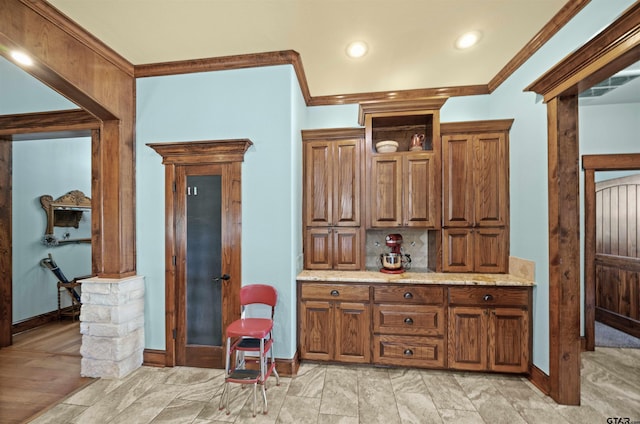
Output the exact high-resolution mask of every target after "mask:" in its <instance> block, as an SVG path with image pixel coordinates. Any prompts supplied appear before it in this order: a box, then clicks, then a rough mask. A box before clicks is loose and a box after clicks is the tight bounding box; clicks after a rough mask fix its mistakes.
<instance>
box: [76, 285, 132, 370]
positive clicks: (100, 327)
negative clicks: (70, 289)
mask: <svg viewBox="0 0 640 424" xmlns="http://www.w3.org/2000/svg"><path fill="white" fill-rule="evenodd" d="M81 299H82V309H81V312H80V333H81V334H82V347H81V348H80V354H81V355H82V362H81V368H80V374H81V375H82V376H83V377H103V378H121V377H124V376H126V375H127V374H129V373H130V372H131V371H133V370H135V369H137V368H139V367H140V366H141V365H142V357H143V351H144V277H142V276H134V277H129V278H123V279H111V278H97V277H94V278H88V279H86V280H82V294H81Z"/></svg>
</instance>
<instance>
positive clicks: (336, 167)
mask: <svg viewBox="0 0 640 424" xmlns="http://www.w3.org/2000/svg"><path fill="white" fill-rule="evenodd" d="M361 156H362V143H361V139H358V138H351V139H346V140H326V141H309V142H306V143H305V156H304V173H305V177H304V181H305V183H304V184H305V185H304V196H305V225H307V226H311V227H314V226H324V227H326V226H350V227H354V226H359V225H360V196H361V191H360V190H361V189H360V180H361V177H360V175H361V166H362V164H361Z"/></svg>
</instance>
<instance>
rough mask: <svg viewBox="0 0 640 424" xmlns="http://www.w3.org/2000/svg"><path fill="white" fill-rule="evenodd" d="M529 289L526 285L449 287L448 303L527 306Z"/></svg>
mask: <svg viewBox="0 0 640 424" xmlns="http://www.w3.org/2000/svg"><path fill="white" fill-rule="evenodd" d="M529 290H530V289H529V288H528V287H493V286H491V287H477V286H476V287H450V288H449V304H451V305H482V306H484V305H487V306H523V307H527V306H528V305H529Z"/></svg>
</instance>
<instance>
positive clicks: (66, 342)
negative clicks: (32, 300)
mask: <svg viewBox="0 0 640 424" xmlns="http://www.w3.org/2000/svg"><path fill="white" fill-rule="evenodd" d="M80 345H81V335H80V323H79V322H77V321H76V322H70V321H60V322H53V323H49V324H47V325H44V326H42V327H38V328H35V329H32V330H29V331H25V332H23V333H20V334H16V335H15V336H13V345H11V346H9V347H6V348H2V349H0V423H2V424H13V423H25V422H29V418H30V417H33V416H34V415H38V414H40V413H42V412H43V411H45V410H46V409H48V408H49V407H51V406H53V405H55V404H56V403H58V402H59V401H60V400H62V399H63V398H65V397H66V396H68V395H69V394H70V393H73V392H74V391H76V390H78V389H79V388H82V387H85V386H86V385H88V384H90V383H91V382H93V381H94V379H92V378H85V377H80V360H81V356H80Z"/></svg>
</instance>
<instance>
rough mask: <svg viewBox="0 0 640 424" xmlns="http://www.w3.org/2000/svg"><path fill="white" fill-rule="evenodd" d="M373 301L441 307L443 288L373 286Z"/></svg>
mask: <svg viewBox="0 0 640 424" xmlns="http://www.w3.org/2000/svg"><path fill="white" fill-rule="evenodd" d="M373 299H374V302H376V303H406V304H414V305H415V304H420V305H442V304H444V288H442V287H433V286H412V285H381V286H374V288H373Z"/></svg>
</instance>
